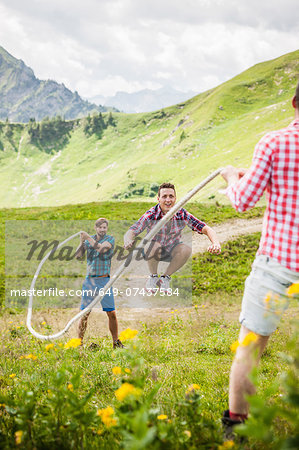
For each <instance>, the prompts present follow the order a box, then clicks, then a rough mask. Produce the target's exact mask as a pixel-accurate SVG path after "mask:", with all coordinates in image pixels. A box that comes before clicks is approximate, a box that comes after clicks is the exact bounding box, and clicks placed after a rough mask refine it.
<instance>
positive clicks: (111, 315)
mask: <svg viewBox="0 0 299 450" xmlns="http://www.w3.org/2000/svg"><path fill="white" fill-rule="evenodd" d="M106 314H107V316H108V321H109V330H110V333H111V336H112V339H113V342H115V341H117V339H118V322H117V317H116V312H115V311H106Z"/></svg>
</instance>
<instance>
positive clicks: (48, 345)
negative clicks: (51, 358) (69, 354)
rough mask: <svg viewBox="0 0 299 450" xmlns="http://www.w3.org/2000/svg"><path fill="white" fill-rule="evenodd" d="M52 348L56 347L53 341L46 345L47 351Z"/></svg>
mask: <svg viewBox="0 0 299 450" xmlns="http://www.w3.org/2000/svg"><path fill="white" fill-rule="evenodd" d="M51 348H54V344H53V343H51V344H47V345H46V346H45V350H46V352H48V351H49V350H51Z"/></svg>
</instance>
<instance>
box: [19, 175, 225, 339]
mask: <svg viewBox="0 0 299 450" xmlns="http://www.w3.org/2000/svg"><path fill="white" fill-rule="evenodd" d="M221 170H222V168H219V169H217V170H215V172H213V173H212V174H211V175H209V176H208V177H207V178H206V179H205V180H203V181H202V182H201V183H199V184H198V185H197V186H195V187H194V188H193V189H192V190H191V191H190V192H188V193H187V194H186V195H185V197H183V198H182V199H181V200H180V201H179V202H178V203H176V204H175V205H174V206H173V207H172V208H171V209H170V210H169V211H168V213H167V214H165V216H164V217H163V218H162V219H161V220H159V221H158V223H157V224H156V225H155V226H154V227H153V228H152V230H151V231H150V232H149V233H148V234H147V235H146V236H145V237H144V238H143V240H142V241H141V242H140V244H139V246H138V247H136V248H135V249H134V250H140V249H142V248H143V247H144V245H145V244H146V243H147V242H148V241H149V240H150V239H152V238H153V237H154V236H155V235H156V234H157V233H158V232H159V231H160V230H161V228H162V227H163V226H164V225H165V224H166V223H167V222H168V221H169V220H170V219H171V218H172V217H173V216H174V215H175V213H176V212H177V211H178V210H179V209H181V208H182V206H183V205H184V204H185V203H187V202H188V201H189V200H190V198H191V197H193V196H194V195H195V194H196V193H197V192H198V191H200V190H201V189H202V188H203V187H204V186H206V184H208V183H209V182H210V181H212V180H213V179H214V178H215V177H216V176H217V175H219V173H220V172H221ZM80 233H81V231H78V233H75V234H73V235H72V236H70V237H68V238H67V239H65V240H64V241H63V242H61V243H60V244H59V245H58V246H57V247H56V248H54V249H52V250H51V251H50V252H49V253H47V255H46V256H45V257H44V258H43V259H42V260H41V262H40V263H39V265H38V268H37V269H36V272H35V275H34V277H33V279H32V282H31V286H30V291H31V292H30V296H29V301H28V313H27V322H26V324H27V328H28V330H29V331H30V333H32V334H33V336H35V337H36V338H39V339H42V340H51V339H57V338H59V337H60V336H62V335H63V334H64V333H66V332H67V331H68V329H69V328H70V327H71V326H72V325H73V323H75V322H76V321H77V320H79V319H80V318H81V317H83V316H84V315H85V314H87V313H88V312H89V311H90V310H91V309H92V308H93V307H94V306H95V305H96V304H97V303H98V302H99V301H100V300H101V299H102V298H103V297H104V296H105V295H106V293H107V292H108V291H109V289H110V287H111V286H112V285H113V284H114V282H115V281H116V280H117V279H118V278H119V277H120V275H121V274H122V273H123V272H124V270H125V269H126V267H127V266H128V265H129V263H130V262H131V258H128V260H127V261H125V262H124V263H123V264H122V265H121V266H120V267H119V268H118V269H117V270H116V272H115V273H114V275H113V276H112V277H111V278H110V280H109V281H108V283H107V284H106V285H105V292H104V293H101V294H98V295H97V297H96V298H95V299H94V300H93V301H92V302H91V303H90V304H89V305H88V306H87V307H86V308H85V309H83V310H82V311H80V312H79V313H78V314H76V315H75V316H74V317H73V318H72V319H71V320H70V321H69V322H68V323H67V324H66V326H65V327H64V328H63V330H61V331H59V332H58V333H55V334H49V335H44V334H40V333H38V332H37V331H35V330H34V329H33V328H32V326H31V318H32V305H33V289H34V286H35V283H36V280H37V278H38V275H39V272H40V270H41V268H42V266H43V264H44V263H45V262H46V260H47V259H48V258H49V256H50V255H51V253H53V252H54V251H56V250H58V249H59V248H60V247H61V246H62V245H64V244H65V243H66V242H68V241H70V240H71V239H73V238H74V237H76V236H78V235H79V234H80Z"/></svg>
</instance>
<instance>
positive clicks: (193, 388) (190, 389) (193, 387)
mask: <svg viewBox="0 0 299 450" xmlns="http://www.w3.org/2000/svg"><path fill="white" fill-rule="evenodd" d="M199 390H200V386H199V384H190V386H189V387H188V389H187V391H186V394H188V393H189V392H193V391H199Z"/></svg>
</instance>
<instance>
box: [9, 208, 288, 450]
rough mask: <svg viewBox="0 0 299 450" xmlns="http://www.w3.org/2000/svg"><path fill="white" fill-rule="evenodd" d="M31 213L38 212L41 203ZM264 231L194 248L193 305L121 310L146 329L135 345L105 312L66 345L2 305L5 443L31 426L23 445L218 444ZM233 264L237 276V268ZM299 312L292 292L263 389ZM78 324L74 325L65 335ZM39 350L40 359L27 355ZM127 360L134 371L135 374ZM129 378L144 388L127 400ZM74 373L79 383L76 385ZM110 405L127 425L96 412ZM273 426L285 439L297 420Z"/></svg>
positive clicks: (40, 317) (53, 324) (47, 320)
mask: <svg viewBox="0 0 299 450" xmlns="http://www.w3.org/2000/svg"><path fill="white" fill-rule="evenodd" d="M140 207H141V206H140ZM136 210H138V208H136ZM45 214H46V213H45ZM48 214H50V213H49V212H48ZM78 214H80V213H79V212H78ZM222 214H223V211H222ZM30 217H31V218H33V217H34V214H33V212H32V211H31V216H30ZM216 217H217V214H216ZM258 239H259V235H258V234H255V235H252V236H245V237H240V238H238V239H237V240H235V241H230V242H228V243H226V244H225V245H224V246H223V253H222V255H221V256H220V257H219V256H218V257H217V258H216V257H215V258H213V257H212V256H210V255H207V254H203V255H198V256H197V257H195V258H193V282H194V283H193V284H194V294H195V295H194V299H193V301H194V303H196V304H195V305H194V306H193V307H190V308H182V309H178V310H176V311H174V310H173V309H172V310H165V311H164V312H163V313H162V314H161V313H160V316H159V313H158V312H157V313H156V312H154V313H153V314H150V312H151V311H149V312H146V311H144V312H139V313H133V315H132V313H131V312H130V311H128V312H126V311H125V310H119V311H118V317H119V320H120V328H121V329H124V328H127V327H128V326H129V327H130V328H136V329H138V330H139V334H138V338H137V339H136V340H135V341H134V342H133V344H132V345H131V344H130V343H129V344H127V345H128V348H127V350H118V351H114V352H112V350H111V342H110V337H109V332H108V329H107V322H106V319H105V317H104V314H103V313H102V314H101V313H99V312H98V313H93V314H94V315H92V316H91V319H90V321H89V328H88V332H87V339H86V347H85V348H84V349H70V350H66V349H64V348H63V347H60V346H59V342H62V343H64V342H65V339H63V340H62V341H58V342H56V343H55V347H54V348H52V349H50V350H49V351H46V349H45V345H46V343H43V342H42V341H38V340H36V339H35V338H33V337H32V336H31V335H30V334H29V333H28V331H27V329H26V328H25V326H24V320H25V313H24V312H18V310H8V311H3V314H2V317H1V318H0V327H1V355H2V356H1V372H0V403H1V404H5V405H6V407H5V410H3V407H2V411H3V412H2V421H1V422H0V436H1V437H2V441H3V448H14V447H15V432H16V431H18V430H23V435H22V442H23V445H24V447H22V448H32V447H35V448H37V449H39V448H57V447H59V448H62V449H68V448H79V447H80V448H82V446H83V448H103V449H104V448H105V449H106V448H112V449H113V448H119V446H124V447H125V448H127V449H132V448H144V444H142V439H149V444H148V446H147V448H150V449H151V448H153V449H154V448H155V449H156V448H158V449H159V448H174V449H181V448H182V449H183V448H194V449H195V448H218V446H219V445H221V443H222V440H223V437H222V433H221V424H220V417H221V414H222V411H223V410H224V409H226V408H227V402H228V377H229V370H230V365H231V361H232V353H231V350H230V345H231V343H232V342H233V341H235V340H236V339H237V336H238V329H239V324H238V321H237V317H238V311H239V309H240V301H241V291H242V289H243V281H244V278H245V277H246V275H247V274H248V273H249V271H250V265H251V263H252V260H253V257H254V253H255V252H256V249H257V245H258ZM232 271H233V274H237V275H238V277H236V276H234V277H233V276H232ZM295 312H296V304H295V301H293V302H292V303H291V307H290V310H289V312H288V314H287V317H286V318H285V319H283V320H282V322H281V325H280V327H279V330H278V331H277V332H276V333H275V335H274V337H273V339H272V340H271V343H270V345H269V347H268V349H267V351H266V352H265V354H264V356H263V357H262V361H261V367H260V371H259V388H258V393H259V395H261V396H262V395H263V392H266V391H267V389H269V388H270V387H271V386H272V384H273V382H274V381H275V379H276V378H277V376H278V375H279V374H281V373H282V372H283V371H284V370H286V369H287V367H288V364H287V361H286V360H283V359H281V358H280V357H279V352H284V351H288V346H287V342H288V340H290V337H291V334H292V332H293V330H294V327H295V325H292V324H291V321H290V319H291V317H293V316H294V314H295ZM71 314H73V312H72V311H60V310H50V309H48V310H38V311H35V312H34V317H33V324H34V327H35V328H36V329H37V330H38V331H40V332H41V333H46V332H51V331H52V330H53V331H57V330H58V328H59V327H60V328H61V327H62V326H64V324H65V322H66V319H67V317H70V316H71ZM96 316H97V317H96ZM159 317H160V318H159ZM75 334H76V330H75V328H72V330H71V332H70V333H68V336H67V337H66V340H67V339H69V338H70V337H74V336H75ZM91 342H97V343H99V345H100V348H99V350H98V351H91V350H88V349H87V347H88V345H89V344H90V343H91ZM30 354H33V355H34V357H36V360H32V359H28V360H27V359H23V358H22V357H23V356H24V355H30ZM115 366H119V367H121V368H122V371H123V375H122V376H115V377H114V376H113V375H112V368H113V367H115ZM125 368H127V369H130V370H131V373H130V374H126V373H125V372H124V369H125ZM11 374H15V375H16V376H15V378H11V377H10V375H11ZM80 374H81V375H82V376H81V377H80V376H79V375H80ZM121 381H126V382H129V383H133V384H134V385H135V386H137V387H138V388H139V389H141V390H142V398H141V399H140V400H133V399H131V400H130V402H129V403H128V402H126V401H123V402H119V401H118V400H117V399H116V397H115V391H116V389H117V388H119V387H120V385H121ZM68 383H72V385H73V387H74V388H73V391H72V390H70V389H68V387H67V386H68ZM193 383H195V384H198V385H200V390H199V391H198V394H197V393H196V392H195V393H194V394H192V395H191V397H187V398H186V397H185V392H186V390H187V389H188V386H190V385H191V384H193ZM279 393H280V391H279V390H278V387H276V388H275V389H274V391H272V396H271V399H270V401H271V404H272V405H275V404H276V403H277V404H278V402H279V401H280V395H279ZM85 396H87V397H86V399H85V400H84V398H85ZM107 406H112V407H113V408H114V410H115V414H116V415H117V417H118V421H119V424H120V427H117V428H115V429H114V428H113V427H112V428H108V429H107V428H105V427H103V424H101V420H100V419H99V417H98V416H96V411H97V409H99V408H106V407H107ZM77 411H80V414H79V415H78V414H77ZM159 414H165V415H167V416H168V419H167V421H164V422H163V421H159V420H158V419H157V416H158V415H159ZM168 420H170V422H169V421H168ZM137 424H138V425H137ZM98 430H100V431H99V433H100V434H98V433H97V431H98ZM149 430H152V432H153V433H155V436H156V437H155V444H154V443H153V442H152V441H151V440H150V435H148V434H147V433H149ZM273 432H274V433H275V436H278V437H279V438H280V439H284V438H285V436H286V435H288V434H289V433H290V432H291V429H290V427H289V426H288V425H287V423H286V422H285V421H284V420H282V419H277V420H276V422H275V424H274V431H273ZM150 442H152V444H150ZM248 445H249V448H256V449H265V448H271V447H268V446H265V444H263V443H262V442H261V441H259V440H258V439H255V440H250V441H249V444H248ZM236 448H239V446H238V445H236ZM279 448H280V447H279Z"/></svg>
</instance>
